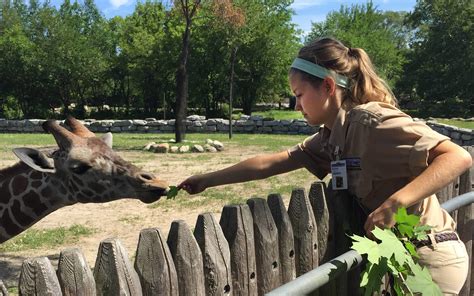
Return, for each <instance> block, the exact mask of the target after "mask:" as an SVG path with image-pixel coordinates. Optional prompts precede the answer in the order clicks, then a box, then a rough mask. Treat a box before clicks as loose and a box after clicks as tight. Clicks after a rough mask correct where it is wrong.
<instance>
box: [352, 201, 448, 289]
mask: <svg viewBox="0 0 474 296" xmlns="http://www.w3.org/2000/svg"><path fill="white" fill-rule="evenodd" d="M395 221H396V223H395V226H394V227H393V228H392V229H383V230H382V229H380V228H378V227H375V229H374V230H373V231H372V234H373V235H374V236H375V237H376V238H377V239H378V240H379V241H380V243H377V242H375V241H373V240H370V239H369V238H367V237H362V236H358V235H353V236H350V237H351V239H352V240H353V243H352V249H354V250H356V251H357V252H359V254H361V255H362V254H366V255H367V261H368V262H367V264H366V267H365V270H364V272H363V273H362V279H361V283H360V286H361V287H363V288H364V289H365V292H364V295H373V293H374V292H375V293H378V294H379V293H380V287H381V285H382V279H383V277H384V276H385V274H387V273H389V274H391V275H392V276H393V279H394V285H393V289H394V290H395V292H396V294H397V295H442V293H441V290H440V288H439V287H438V285H437V284H436V283H435V282H433V279H432V278H431V275H430V273H429V271H428V269H426V268H424V267H422V266H420V265H419V264H418V262H417V260H418V259H419V256H418V254H417V253H416V248H415V245H414V244H413V243H412V241H413V240H422V239H426V238H427V232H428V231H429V230H430V229H431V227H430V226H427V225H419V223H420V217H419V216H416V215H409V214H407V211H406V209H405V208H400V209H398V211H397V213H396V214H395Z"/></svg>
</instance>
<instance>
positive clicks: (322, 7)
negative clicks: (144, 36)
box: [51, 0, 416, 33]
mask: <svg viewBox="0 0 474 296" xmlns="http://www.w3.org/2000/svg"><path fill="white" fill-rule="evenodd" d="M170 1H171V0H164V2H167V3H169V2H170ZM62 2H63V0H51V3H52V4H53V5H56V6H59V5H60V4H61V3H62ZM95 3H96V5H97V7H98V8H99V10H100V11H101V12H102V13H103V14H104V16H105V17H106V18H112V17H114V16H117V15H118V16H127V15H129V14H131V13H132V12H133V10H134V8H135V4H136V3H137V0H95ZM365 3H367V0H352V1H351V0H332V1H331V0H294V2H293V4H292V5H291V8H293V10H294V11H295V15H294V16H293V22H294V23H295V24H297V25H298V27H299V28H300V29H301V30H303V32H305V33H308V32H309V31H310V30H311V22H321V21H323V20H324V19H325V18H326V15H327V14H328V13H329V12H331V11H338V10H339V8H340V7H341V5H348V6H350V5H351V4H365ZM373 3H374V5H375V6H376V7H377V8H378V9H379V10H383V11H386V10H392V11H412V10H413V8H414V7H415V4H416V0H373Z"/></svg>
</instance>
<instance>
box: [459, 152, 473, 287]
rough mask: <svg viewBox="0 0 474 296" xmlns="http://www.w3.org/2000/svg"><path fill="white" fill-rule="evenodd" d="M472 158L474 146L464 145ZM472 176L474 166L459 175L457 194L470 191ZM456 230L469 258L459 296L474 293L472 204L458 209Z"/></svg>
mask: <svg viewBox="0 0 474 296" xmlns="http://www.w3.org/2000/svg"><path fill="white" fill-rule="evenodd" d="M464 149H466V150H467V151H468V152H469V153H470V154H471V157H473V158H474V147H472V146H470V147H464ZM473 178H474V166H473V167H471V168H470V169H469V170H467V171H466V172H465V173H464V174H462V175H461V176H460V177H459V194H464V193H467V192H471V191H472V186H473ZM457 228H458V229H457V230H458V233H459V238H460V239H461V240H462V241H463V242H464V244H465V245H466V251H467V253H468V255H469V258H471V262H470V263H469V269H468V274H467V280H466V283H465V284H464V286H463V287H462V289H461V291H460V292H459V295H460V296H470V295H474V272H473V268H474V258H473V253H472V247H473V240H474V204H470V205H467V206H465V207H462V208H460V209H459V210H458V217H457Z"/></svg>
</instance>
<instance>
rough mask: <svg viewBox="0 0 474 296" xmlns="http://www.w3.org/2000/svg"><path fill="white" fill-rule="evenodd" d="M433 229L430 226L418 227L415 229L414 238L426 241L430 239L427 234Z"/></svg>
mask: <svg viewBox="0 0 474 296" xmlns="http://www.w3.org/2000/svg"><path fill="white" fill-rule="evenodd" d="M431 228H433V227H431V226H429V225H420V226H416V227H415V229H414V230H413V236H414V238H415V239H417V240H422V239H426V238H427V237H428V236H427V235H426V233H427V232H428V231H430V229H431Z"/></svg>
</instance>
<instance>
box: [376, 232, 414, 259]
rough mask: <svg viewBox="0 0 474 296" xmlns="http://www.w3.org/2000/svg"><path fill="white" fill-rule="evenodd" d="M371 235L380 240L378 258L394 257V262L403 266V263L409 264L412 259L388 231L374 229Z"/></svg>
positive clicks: (395, 237)
mask: <svg viewBox="0 0 474 296" xmlns="http://www.w3.org/2000/svg"><path fill="white" fill-rule="evenodd" d="M372 233H373V235H374V236H375V237H376V238H378V239H379V240H381V241H382V242H381V243H380V249H379V250H380V256H383V257H386V258H391V257H392V256H394V257H395V260H396V261H397V262H398V263H399V264H400V265H403V264H404V263H411V262H413V259H412V258H411V256H410V254H409V253H408V251H407V250H406V249H405V247H404V246H403V244H402V242H401V241H400V240H399V239H398V237H397V236H396V235H395V234H394V233H393V231H392V230H390V229H384V230H382V229H380V228H378V227H375V229H374V230H373V231H372Z"/></svg>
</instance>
